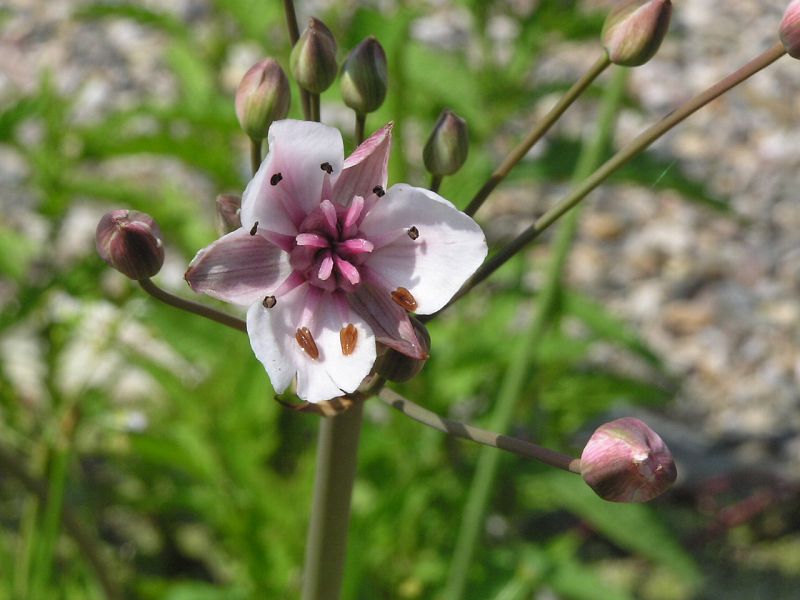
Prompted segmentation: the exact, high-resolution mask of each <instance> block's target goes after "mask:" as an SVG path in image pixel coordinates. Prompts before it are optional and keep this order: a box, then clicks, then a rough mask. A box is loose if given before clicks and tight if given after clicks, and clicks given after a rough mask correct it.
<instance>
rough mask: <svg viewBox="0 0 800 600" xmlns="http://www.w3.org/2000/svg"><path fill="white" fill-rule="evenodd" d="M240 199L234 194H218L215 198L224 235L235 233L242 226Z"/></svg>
mask: <svg viewBox="0 0 800 600" xmlns="http://www.w3.org/2000/svg"><path fill="white" fill-rule="evenodd" d="M241 210H242V197H241V196H237V195H236V194H220V195H219V196H217V214H218V215H219V218H220V220H221V221H222V229H223V231H224V232H225V233H230V232H231V231H235V230H236V229H239V227H241V226H242V218H241Z"/></svg>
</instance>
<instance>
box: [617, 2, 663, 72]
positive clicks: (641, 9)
mask: <svg viewBox="0 0 800 600" xmlns="http://www.w3.org/2000/svg"><path fill="white" fill-rule="evenodd" d="M671 15H672V3H671V2H670V0H621V1H620V2H618V3H617V4H616V6H615V7H614V8H613V9H612V10H611V13H609V15H608V17H607V18H606V21H605V23H604V24H603V33H602V38H603V46H604V47H605V49H606V52H608V57H609V59H610V60H611V62H612V63H614V64H616V65H622V66H625V67H638V66H640V65H643V64H644V63H646V62H647V61H648V60H650V59H651V58H653V56H654V55H655V53H656V52H657V51H658V48H659V47H660V46H661V42H662V41H663V40H664V36H665V35H666V34H667V29H669V20H670V16H671Z"/></svg>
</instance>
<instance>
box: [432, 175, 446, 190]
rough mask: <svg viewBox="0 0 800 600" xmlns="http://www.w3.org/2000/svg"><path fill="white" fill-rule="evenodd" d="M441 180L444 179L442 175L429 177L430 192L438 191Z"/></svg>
mask: <svg viewBox="0 0 800 600" xmlns="http://www.w3.org/2000/svg"><path fill="white" fill-rule="evenodd" d="M442 179H444V177H443V176H442V175H431V185H430V190H431V191H432V192H438V191H439V188H440V187H441V185H442Z"/></svg>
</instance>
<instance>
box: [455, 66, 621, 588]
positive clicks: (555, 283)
mask: <svg viewBox="0 0 800 600" xmlns="http://www.w3.org/2000/svg"><path fill="white" fill-rule="evenodd" d="M625 83H626V71H625V70H623V69H617V70H616V72H615V75H614V78H613V81H612V83H611V85H610V86H609V87H608V88H607V90H606V93H605V95H604V99H603V104H602V108H601V114H600V116H599V118H598V125H597V131H596V133H595V136H594V138H593V140H592V142H591V143H590V144H588V145H585V146H584V149H583V150H582V152H581V156H580V159H579V161H578V165H577V166H576V168H575V177H574V178H575V180H576V181H581V180H583V179H584V178H585V177H587V176H588V175H589V174H590V173H591V172H592V170H593V169H594V168H595V166H596V165H597V164H599V163H600V160H601V159H602V155H603V153H604V151H605V149H606V147H607V145H608V140H609V138H610V136H611V132H612V129H613V126H614V123H615V122H616V115H617V109H618V107H619V104H620V102H621V99H622V95H623V92H624V89H625ZM576 215H577V213H576V212H574V211H573V213H571V214H570V215H569V217H568V219H567V220H566V222H565V223H564V225H563V226H562V227H561V229H559V231H558V237H557V238H556V240H555V244H554V251H553V258H552V261H551V263H550V266H549V268H548V271H547V278H546V283H545V286H544V288H543V289H542V291H541V292H540V293H539V297H538V298H537V300H538V301H537V303H536V311H535V313H534V316H533V320H532V321H531V324H530V326H529V328H528V330H527V332H526V334H525V336H524V337H523V339H521V340H520V342H519V343H518V345H517V348H516V349H515V352H514V353H513V354H512V356H513V358H512V362H511V364H510V366H509V369H508V371H507V373H506V375H505V378H504V380H503V382H502V383H501V386H500V390H499V392H498V394H497V402H496V404H495V407H494V411H493V414H492V416H491V418H490V423H491V424H490V427H489V428H490V429H492V430H493V431H497V432H500V433H502V432H504V431H507V430H508V427H509V425H510V422H511V418H512V415H513V414H514V409H515V408H516V405H517V401H518V398H519V396H520V393H521V391H522V388H523V386H524V383H525V378H526V377H527V375H528V373H529V370H530V364H529V363H530V359H531V357H532V356H533V352H534V348H535V347H536V346H537V344H538V343H539V340H540V338H541V337H542V334H543V333H544V332H545V331H546V330H547V326H548V321H549V317H550V315H551V313H552V310H553V308H554V307H555V305H556V302H557V300H558V297H559V294H560V288H561V279H562V273H563V270H564V265H565V263H566V259H567V256H568V254H569V249H570V247H571V245H572V240H573V238H574V235H575V229H576V227H577V216H576ZM500 456H501V455H500V453H499V452H496V451H493V450H492V449H490V448H485V449H482V450H481V452H480V455H479V458H478V465H477V467H476V470H475V476H474V477H473V480H472V484H471V485H470V490H469V494H468V496H467V502H466V504H465V507H464V513H463V515H462V522H461V527H460V529H459V533H458V539H457V541H456V548H455V551H454V553H453V560H452V562H451V565H450V573H449V576H448V579H447V583H446V585H445V589H444V595H443V597H444V598H445V599H446V600H460V599H461V598H462V597H463V595H464V590H465V588H466V585H467V579H468V576H469V567H470V563H471V562H472V558H473V555H474V553H475V546H476V543H477V540H478V537H479V536H480V532H481V528H482V524H483V520H484V516H485V514H486V507H487V505H488V504H489V500H490V497H491V493H492V488H493V485H494V481H495V478H496V474H497V468H498V465H499V460H500Z"/></svg>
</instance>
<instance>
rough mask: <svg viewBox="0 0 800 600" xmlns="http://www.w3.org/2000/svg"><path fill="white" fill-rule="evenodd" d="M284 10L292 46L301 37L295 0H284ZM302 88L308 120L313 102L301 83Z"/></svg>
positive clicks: (303, 102)
mask: <svg viewBox="0 0 800 600" xmlns="http://www.w3.org/2000/svg"><path fill="white" fill-rule="evenodd" d="M283 12H284V14H285V15H286V29H287V30H288V31H289V41H290V42H291V45H292V47H294V45H295V44H296V43H297V40H299V39H300V27H299V26H298V25H297V13H296V12H295V10H294V0H283ZM297 87H298V89H299V90H300V105H301V106H302V107H303V118H304V119H306V120H310V119H311V104H310V101H309V97H308V92H306V91H305V90H304V89H303V88H302V87H300V86H299V85H298V86H297Z"/></svg>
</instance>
